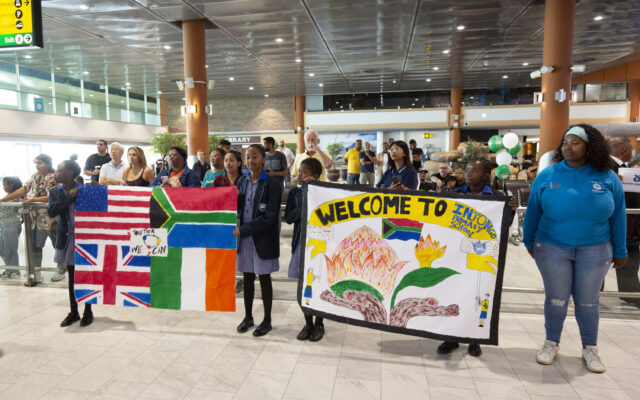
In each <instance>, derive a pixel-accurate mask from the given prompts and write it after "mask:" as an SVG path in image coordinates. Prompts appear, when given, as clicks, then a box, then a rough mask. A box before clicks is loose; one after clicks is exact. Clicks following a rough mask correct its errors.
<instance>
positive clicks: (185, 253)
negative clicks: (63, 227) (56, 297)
mask: <svg viewBox="0 0 640 400" xmlns="http://www.w3.org/2000/svg"><path fill="white" fill-rule="evenodd" d="M236 195H237V192H236V189H235V188H233V187H229V188H207V189H201V188H167V189H162V188H154V189H151V188H136V187H126V186H122V187H117V186H109V187H107V186H83V187H82V188H81V190H80V193H79V194H78V197H77V199H76V214H75V218H76V235H75V239H76V243H75V259H76V278H75V294H76V301H77V302H86V303H89V304H115V305H121V306H131V307H154V308H170V309H182V310H185V309H186V310H202V311H235V289H234V287H235V264H236V262H235V260H236V250H235V248H236V239H235V236H233V234H232V232H233V229H234V228H235V226H236V198H237V197H236Z"/></svg>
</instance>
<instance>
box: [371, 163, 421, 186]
mask: <svg viewBox="0 0 640 400" xmlns="http://www.w3.org/2000/svg"><path fill="white" fill-rule="evenodd" d="M398 175H399V176H401V177H402V185H403V186H406V187H408V188H409V189H412V190H417V189H418V183H419V182H418V173H417V172H416V170H415V169H413V166H410V167H407V166H406V165H403V166H402V168H400V169H398V170H397V169H395V168H389V169H387V171H386V172H385V173H384V175H382V178H380V180H379V181H378V183H377V184H376V187H381V188H388V187H389V186H391V185H392V184H393V177H394V176H398Z"/></svg>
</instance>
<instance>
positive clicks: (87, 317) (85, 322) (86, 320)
mask: <svg viewBox="0 0 640 400" xmlns="http://www.w3.org/2000/svg"><path fill="white" fill-rule="evenodd" d="M92 322H93V313H92V312H85V313H84V314H82V320H81V321H80V326H89V325H91V323H92Z"/></svg>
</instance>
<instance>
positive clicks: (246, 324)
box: [236, 318, 253, 333]
mask: <svg viewBox="0 0 640 400" xmlns="http://www.w3.org/2000/svg"><path fill="white" fill-rule="evenodd" d="M252 326H253V318H245V319H243V320H242V322H240V325H238V328H236V330H237V331H238V333H245V332H246V331H248V330H249V328H251V327H252Z"/></svg>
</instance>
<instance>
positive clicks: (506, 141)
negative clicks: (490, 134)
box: [502, 132, 519, 149]
mask: <svg viewBox="0 0 640 400" xmlns="http://www.w3.org/2000/svg"><path fill="white" fill-rule="evenodd" d="M518 141H519V140H518V135H516V134H515V133H513V132H509V133H507V134H505V135H504V136H503V137H502V144H503V145H504V147H506V148H507V149H512V148H514V147H516V146H517V145H518Z"/></svg>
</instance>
